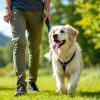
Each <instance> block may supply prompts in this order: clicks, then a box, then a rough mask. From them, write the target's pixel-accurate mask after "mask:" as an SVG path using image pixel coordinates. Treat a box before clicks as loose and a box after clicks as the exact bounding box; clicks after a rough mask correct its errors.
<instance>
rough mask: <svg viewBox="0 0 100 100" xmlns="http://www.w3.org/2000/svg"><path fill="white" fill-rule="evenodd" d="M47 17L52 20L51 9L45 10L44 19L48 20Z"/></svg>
mask: <svg viewBox="0 0 100 100" xmlns="http://www.w3.org/2000/svg"><path fill="white" fill-rule="evenodd" d="M47 18H48V19H49V20H50V11H48V10H45V11H44V20H46V19H47Z"/></svg>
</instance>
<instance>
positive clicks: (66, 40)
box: [45, 25, 83, 95]
mask: <svg viewBox="0 0 100 100" xmlns="http://www.w3.org/2000/svg"><path fill="white" fill-rule="evenodd" d="M77 35H78V30H76V29H75V28H73V27H72V26H70V25H65V26H63V25H58V26H53V27H52V28H51V31H50V33H49V43H50V52H49V53H47V54H46V55H45V57H46V58H47V59H48V60H50V61H51V62H52V67H53V74H54V77H55V80H56V87H57V90H58V91H60V92H62V93H65V94H68V95H73V94H74V92H75V90H76V86H77V83H78V80H79V77H80V74H81V71H82V68H83V59H82V53H81V49H80V46H79V45H78V43H77V42H76V37H77ZM65 79H69V80H70V82H69V84H68V87H67V88H66V87H65V85H64V84H65Z"/></svg>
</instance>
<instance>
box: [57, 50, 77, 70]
mask: <svg viewBox="0 0 100 100" xmlns="http://www.w3.org/2000/svg"><path fill="white" fill-rule="evenodd" d="M75 54H76V50H75V51H74V53H73V55H72V56H71V58H70V59H69V60H68V61H67V62H62V61H61V60H60V59H58V61H59V62H60V64H61V65H62V67H63V70H64V72H65V68H66V65H67V64H69V63H70V62H71V61H72V60H73V58H74V57H75Z"/></svg>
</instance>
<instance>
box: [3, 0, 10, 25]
mask: <svg viewBox="0 0 100 100" xmlns="http://www.w3.org/2000/svg"><path fill="white" fill-rule="evenodd" d="M10 6H11V0H5V15H4V21H6V22H8V23H9V21H11V9H10Z"/></svg>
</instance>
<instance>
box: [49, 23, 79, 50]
mask: <svg viewBox="0 0 100 100" xmlns="http://www.w3.org/2000/svg"><path fill="white" fill-rule="evenodd" d="M77 34H78V31H77V30H76V29H75V28H73V27H72V26H70V25H65V26H63V25H59V26H53V27H52V29H51V31H50V33H49V42H50V46H51V47H52V48H53V49H59V48H61V47H63V46H64V45H65V44H68V42H73V41H75V40H76V36H77Z"/></svg>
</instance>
